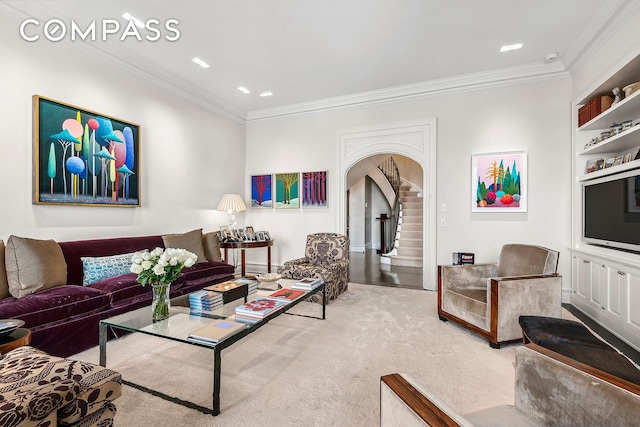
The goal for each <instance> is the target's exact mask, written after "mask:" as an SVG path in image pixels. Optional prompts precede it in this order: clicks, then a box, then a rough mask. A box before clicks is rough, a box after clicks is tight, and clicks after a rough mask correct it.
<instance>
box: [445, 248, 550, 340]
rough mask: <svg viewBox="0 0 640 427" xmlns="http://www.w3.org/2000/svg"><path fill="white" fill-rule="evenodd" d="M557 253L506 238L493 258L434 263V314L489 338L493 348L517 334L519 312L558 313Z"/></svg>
mask: <svg viewBox="0 0 640 427" xmlns="http://www.w3.org/2000/svg"><path fill="white" fill-rule="evenodd" d="M558 257H559V254H558V252H556V251H553V250H551V249H547V248H543V247H540V246H532V245H522V244H507V245H504V246H503V247H502V251H501V252H500V258H499V262H498V263H497V264H473V265H454V266H442V265H441V266H438V316H439V317H440V320H442V321H447V320H451V321H453V322H456V323H458V324H459V325H461V326H463V327H465V328H467V329H469V330H471V331H473V332H475V333H477V334H478V335H480V336H482V337H484V338H486V339H487V340H489V345H490V346H491V347H493V348H500V344H501V343H504V342H509V341H517V340H520V339H521V338H522V330H521V328H520V325H519V323H518V318H519V317H520V316H521V315H534V316H547V317H561V315H562V313H561V308H562V306H561V304H562V277H561V276H559V275H557V273H556V271H557V267H558Z"/></svg>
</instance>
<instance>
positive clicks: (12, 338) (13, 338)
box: [0, 328, 31, 354]
mask: <svg viewBox="0 0 640 427" xmlns="http://www.w3.org/2000/svg"><path fill="white" fill-rule="evenodd" d="M30 343H31V330H29V329H27V328H18V329H16V330H15V331H13V332H11V333H10V334H9V335H7V336H6V337H4V338H0V354H5V353H8V352H10V351H11V350H15V349H16V348H18V347H22V346H25V345H29V344H30Z"/></svg>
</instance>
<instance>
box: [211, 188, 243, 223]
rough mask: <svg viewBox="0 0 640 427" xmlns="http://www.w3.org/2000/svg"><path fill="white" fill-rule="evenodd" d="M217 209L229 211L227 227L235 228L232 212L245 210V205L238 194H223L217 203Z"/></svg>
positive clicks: (234, 218) (234, 217)
mask: <svg viewBox="0 0 640 427" xmlns="http://www.w3.org/2000/svg"><path fill="white" fill-rule="evenodd" d="M218 210H219V211H227V212H228V213H229V229H231V230H234V229H235V228H236V216H235V214H234V212H242V211H246V210H247V207H246V206H245V204H244V200H242V196H241V195H239V194H224V195H223V196H222V199H220V203H219V204H218Z"/></svg>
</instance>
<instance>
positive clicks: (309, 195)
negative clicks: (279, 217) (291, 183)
mask: <svg viewBox="0 0 640 427" xmlns="http://www.w3.org/2000/svg"><path fill="white" fill-rule="evenodd" d="M301 192H302V207H303V208H319V207H320V208H324V207H327V171H321V172H302V189H301Z"/></svg>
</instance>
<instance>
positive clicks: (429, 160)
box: [336, 118, 436, 290]
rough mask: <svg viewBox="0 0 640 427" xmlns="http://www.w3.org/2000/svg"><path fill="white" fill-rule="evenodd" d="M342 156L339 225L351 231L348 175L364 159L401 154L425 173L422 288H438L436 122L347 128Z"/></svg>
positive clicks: (341, 137)
mask: <svg viewBox="0 0 640 427" xmlns="http://www.w3.org/2000/svg"><path fill="white" fill-rule="evenodd" d="M336 137H337V138H338V147H339V148H340V153H339V167H340V171H339V181H340V182H339V193H338V194H340V197H341V202H340V204H339V205H340V206H339V209H338V218H337V224H339V228H340V229H341V230H343V231H344V232H346V230H347V206H348V203H347V189H348V187H347V175H348V171H349V170H350V169H351V168H352V167H353V166H354V165H356V164H357V163H359V162H361V161H362V160H364V159H366V158H368V157H372V156H376V155H380V154H382V155H389V154H394V153H395V154H400V155H402V156H405V157H408V158H410V159H412V160H413V161H415V162H416V163H417V164H418V165H420V167H421V168H422V170H423V183H422V188H423V189H424V195H423V203H424V206H423V212H424V215H423V233H424V238H423V248H422V249H423V251H422V252H423V260H424V262H423V264H424V274H423V283H422V287H423V288H424V289H430V290H435V289H436V244H435V243H436V240H435V239H436V233H435V231H436V224H435V221H436V210H435V188H436V186H435V179H436V119H435V118H428V119H425V120H419V121H411V122H399V123H388V124H383V125H379V126H373V127H367V128H356V129H343V130H338V131H337V133H336Z"/></svg>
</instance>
